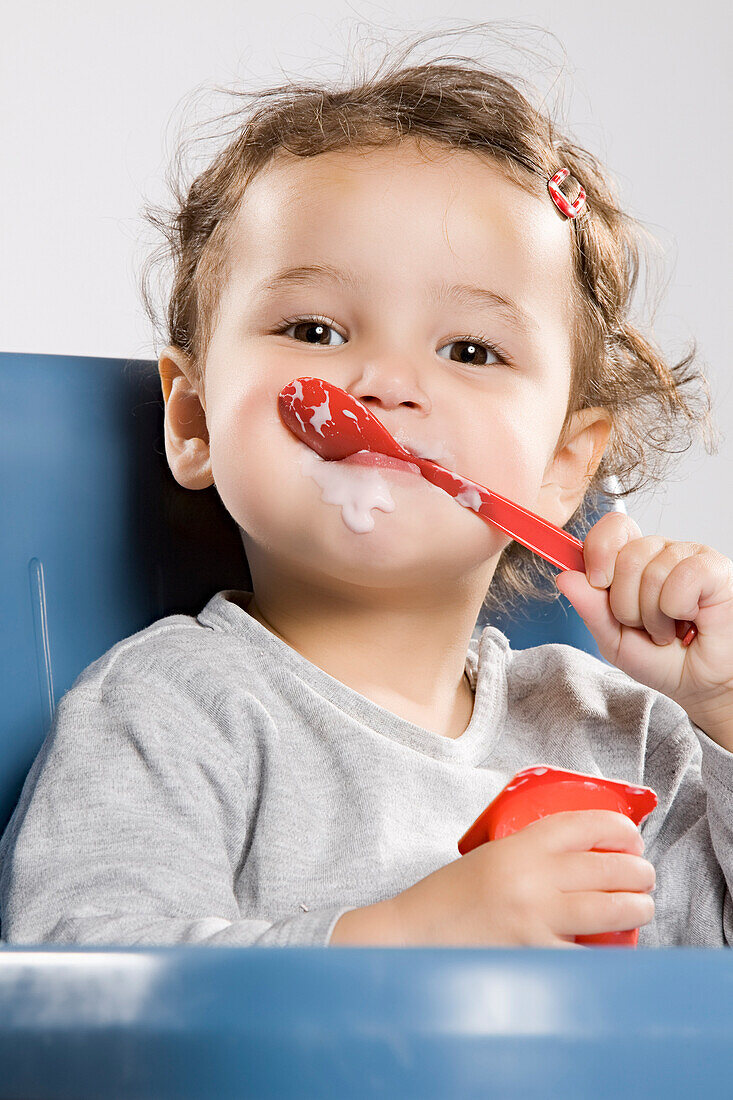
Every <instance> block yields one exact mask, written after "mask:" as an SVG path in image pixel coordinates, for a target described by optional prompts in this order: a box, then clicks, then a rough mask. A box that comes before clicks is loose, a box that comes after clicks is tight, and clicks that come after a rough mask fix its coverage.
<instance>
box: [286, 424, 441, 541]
mask: <svg viewBox="0 0 733 1100" xmlns="http://www.w3.org/2000/svg"><path fill="white" fill-rule="evenodd" d="M299 466H300V469H301V472H302V474H303V476H304V477H312V478H313V480H314V481H315V482H316V483H317V484H318V485H319V486H320V488H321V499H322V500H323V501H324V503H326V504H336V505H339V506H340V508H341V518H342V520H343V521H344V523H345V524H346V526H347V527H348V528H349V530H350V531H353V532H354V533H355V534H357V535H363V534H365V533H366V532H367V531H372V530H373V529H374V522H375V521H374V516H373V515H372V511H373V509H375V508H379V509H380V511H382V512H394V510H395V502H394V500H393V499H392V495H391V493H390V491H389V484H388V477H389V476H391V475H386V476H385V474H384V473H383V472H382V470H383V468H381V469H380V467H378V466H358V465H354V464H351V463H346V462H328V461H326V459H325V458H321V456H320V455H319V454H316V452H315V451H312V450H311V449H310V447H307V446H305V444H304V445H303V454H302V455H301V456H300V459H299ZM408 476H410V477H415V478H417V479H419V480H420V481H421V482H422V483H423V484H424V485H428V482H426V481H424V480H423V478H422V476H421V475H420V474H419V473H416V474H410V475H408ZM430 488H432V489H435V491H436V492H438V493H439V492H441V490H440V489H436V487H435V486H434V485H431V486H430Z"/></svg>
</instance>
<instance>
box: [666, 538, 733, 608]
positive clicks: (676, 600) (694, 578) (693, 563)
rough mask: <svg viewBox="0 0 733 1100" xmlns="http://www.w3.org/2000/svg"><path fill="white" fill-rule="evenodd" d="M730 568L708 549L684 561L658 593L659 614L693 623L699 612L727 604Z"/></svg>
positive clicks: (727, 561) (731, 588) (731, 579)
mask: <svg viewBox="0 0 733 1100" xmlns="http://www.w3.org/2000/svg"><path fill="white" fill-rule="evenodd" d="M732 573H733V565H732V564H731V561H730V559H729V558H726V557H724V556H723V555H722V554H719V553H718V552H717V551H716V550H712V549H711V548H710V547H709V546H698V548H697V553H696V554H694V555H691V556H689V557H686V558H684V559H683V560H682V561H680V562H678V563H677V565H675V566H674V568H673V569H672V570H671V572H670V573H669V575H668V576H667V579H666V580H665V582H664V584H663V585H662V589H661V591H660V593H659V604H660V607H661V609H662V611H663V612H664V613H665V614H666V615H669V616H670V618H675V619H694V618H695V617H696V616H697V615H699V613H700V610H701V609H703V608H708V607H713V606H714V605H716V604H718V603H729V602H730V599H731V595H732V594H733V575H732Z"/></svg>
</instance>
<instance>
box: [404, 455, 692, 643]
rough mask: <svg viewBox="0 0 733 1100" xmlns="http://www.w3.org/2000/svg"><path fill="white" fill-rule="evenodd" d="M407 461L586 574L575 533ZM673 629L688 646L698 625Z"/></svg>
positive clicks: (488, 517)
mask: <svg viewBox="0 0 733 1100" xmlns="http://www.w3.org/2000/svg"><path fill="white" fill-rule="evenodd" d="M410 462H414V463H415V464H416V465H417V466H419V467H420V472H421V473H422V476H423V477H424V478H425V479H426V480H427V481H429V482H431V483H432V484H433V485H437V487H438V488H439V489H443V490H444V491H445V492H447V493H449V494H450V495H451V496H452V497H455V498H456V500H458V503H459V504H462V505H463V507H464V508H470V509H471V511H473V512H475V513H476V515H477V516H480V517H481V519H483V520H484V521H485V522H486V523H489V524H491V525H492V526H493V527H498V528H499V530H500V531H503V532H504V534H506V535H509V536H510V537H511V538H513V539H514V540H515V541H516V542H521V544H522V545H523V546H526V547H527V548H528V549H529V550H532V551H534V553H535V554H539V555H540V557H542V558H545V560H546V561H549V562H551V563H552V565H556V566H557V568H558V569H575V570H577V571H578V572H579V573H585V560H584V557H583V543H582V542H581V541H580V539H576V538H575V536H574V535H571V534H569V533H568V532H567V531H564V530H563V529H562V528H561V527H556V526H555V524H554V523H550V522H549V521H548V520H546V519H542V517H541V516H538V515H537V514H536V513H535V512H530V511H529V510H528V509H527V508H522V506H521V505H520V504H515V503H514V501H512V500H507V498H506V497H503V496H500V495H499V493H495V492H493V490H491V489H487V488H486V486H484V485H479V484H478V482H476V481H469V480H468V479H467V478H464V477H456V476H455V475H454V474H451V473H450V472H449V471H448V470H445V469H443V467H442V466H438V465H437V464H436V463H434V462H431V461H430V460H429V459H425V458H416V457H414V456H412V455H411V456H410ZM461 498H463V499H461ZM675 631H676V634H677V637H678V638H679V639H680V640H681V641H682V644H683V645H684V646H688V645H689V644H690V642H691V641H692V640H693V638H694V637H695V636H696V634H697V627H696V626H695V624H694V623H691V622H687V621H685V620H683V619H681V620H677V621H676V622H675Z"/></svg>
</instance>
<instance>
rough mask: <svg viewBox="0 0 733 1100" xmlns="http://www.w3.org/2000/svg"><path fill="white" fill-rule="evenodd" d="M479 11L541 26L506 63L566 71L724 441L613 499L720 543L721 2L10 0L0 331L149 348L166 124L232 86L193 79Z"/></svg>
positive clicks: (538, 76)
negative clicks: (693, 359)
mask: <svg viewBox="0 0 733 1100" xmlns="http://www.w3.org/2000/svg"><path fill="white" fill-rule="evenodd" d="M447 10H448V11H449V12H450V15H449V16H448V15H446V11H447ZM482 20H515V21H517V20H518V21H521V22H523V23H524V24H525V28H526V25H530V26H535V27H536V28H538V30H537V31H535V32H533V33H530V32H528V31H527V30H526V29H525V30H524V31H523V32H520V34H519V37H518V38H517V39H516V41H517V42H518V43H520V44H521V43H524V44H525V45H529V46H530V47H531V48H533V49H534V50H535V51H536V53H537V54H538V60H537V67H536V69H534V70H533V69H532V68H531V65H530V67H527V64H528V63H527V60H526V58H525V59H524V60H522V58H521V57H518V56H517V55H516V54H515V55H514V61H513V62H512V60H511V56H510V55H504V56H508V57H509V58H510V59H509V61H508V63H507V64H508V66H509V67H512V68H514V71H520V72H522V73H523V75H525V76H526V77H528V78H529V79H530V80H531V81H532V82H533V83H534V84H535V86H536V87H537V88H538V89H540V91H541V92H543V93H544V92H551V86H552V81H553V79H554V77H555V76H557V75H558V74H560V80H561V83H562V93H561V94H562V97H563V98H562V102H563V105H564V118H565V119H566V121H567V124H568V126H569V128H570V130H571V132H572V133H573V134H574V136H575V137H576V139H577V140H578V141H580V142H581V143H582V144H585V145H587V146H588V147H589V148H590V150H591V151H592V152H594V153H595V154H597V155H599V156H601V158H602V159H603V160H604V161H605V162H606V164H607V165H608V167H609V168H610V170H611V172H612V173H613V174H614V176H615V177H616V179H617V180H618V182H619V184H620V188H621V200H622V203H623V204H624V205H625V207H626V208H627V209H628V210H629V212H630V213H631V214H633V215H634V216H635V217H638V218H640V219H641V220H642V221H643V223H644V224H645V225H646V226H647V228H649V229H650V230H652V232H654V233H655V235H656V236H657V237H658V238H659V239H660V240H661V242H662V244H663V246H664V255H666V268H665V267H662V269H661V270H662V274H663V275H664V274H665V271H666V277H668V278H669V283H668V287H667V291H666V295H665V296H664V297H663V298H662V301H661V304H660V306H659V308H658V310H657V313H656V317H655V331H656V334H657V339H658V342H659V343H660V344H661V346H662V348H663V350H664V351H665V352H666V353H667V354H668V355H669V356H671V357H675V356H676V357H677V358H680V357H681V354H682V352H683V350H684V347H685V346H686V344H687V343H688V341H689V339H690V338H691V337H693V336H694V337H696V338H697V340H698V345H699V351H700V355H701V357H702V358H703V360H704V361H705V362H706V364H707V371H708V376H709V378H710V382H711V387H712V391H713V398H714V408H715V410H716V422H717V425H718V427H719V429H720V431H721V433H722V435H723V439H722V442H721V443H720V446H719V451H718V454H717V455H715V456H713V457H711V456H708V455H706V454H705V452H704V450H702V449H701V448H697V449H695V450H693V451H691V452H688V454H687V455H685V456H684V458H683V459H682V460H680V461H679V463H678V465H677V466H676V467H675V472H674V476H673V479H672V480H670V481H669V482H668V483H667V485H666V486H665V487H664V488H663V489H658V490H657V491H656V492H655V493H654V494H652V495H650V494H646V495H645V496H644V497H643V498H639V497H636V498H634V497H632V498H631V499H630V500H629V501H628V505H627V506H628V509H629V511H630V512H631V514H632V515H634V516H635V517H636V519H637V520H638V521H639V523H640V524H641V526H642V529H643V530H644V531H645V533H653V532H661V533H663V534H666V535H668V536H669V537H671V538H680V539H681V538H685V539H692V540H695V541H698V542H705V543H708V544H710V545H711V546H714V547H716V549H719V550H721V551H722V552H723V553H725V554H727V555H729V556H733V515H732V511H733V510H732V509H731V504H730V500H731V496H732V495H733V494H731V474H732V473H733V462H731V442H730V436H731V426H732V425H733V386H732V385H731V357H730V351H729V344H728V339H729V336H730V327H729V323H728V314H729V301H730V298H731V266H730V256H731V215H730V201H731V187H730V179H731V175H732V172H731V141H730V126H731V119H730V91H731V89H730V75H729V74H730V71H731V66H730V57H731V55H732V54H733V49H732V47H733V41H731V39H732V37H733V36H732V34H731V22H732V20H731V16H730V15H729V14H728V10H727V6H724V5H723V4H722V3H721V4H720V5H716V4H713V3H709V2H704V0H703V2H700V0H698V2H697V3H695V4H694V5H693V6H692V7H691V6H690V5H689V3H685V2H683V0H668V2H666V3H662V2H656V0H655V2H644V3H639V2H638V0H637V2H634V3H628V2H626V0H614V3H612V4H591V3H581V2H576V0H551V2H546V3H540V2H531V0H525V2H522V0H520V2H514V3H508V2H504V3H501V4H492V3H490V2H489V3H487V2H486V0H481V2H474V0H472V2H468V0H463V2H461V3H460V4H452V5H445V4H444V3H439V2H437V0H411V2H409V3H405V2H403V3H401V4H400V5H399V6H398V7H397V8H395V6H394V5H393V6H392V10H390V9H388V8H387V7H386V6H383V5H381V4H375V3H368V2H360V3H355V4H351V3H344V2H339V0H319V2H317V3H316V2H314V0H311V4H310V5H309V6H308V7H307V9H306V10H303V9H302V8H301V6H300V5H299V4H296V3H293V2H290V3H288V2H287V0H270V2H269V3H267V4H266V5H264V6H262V7H259V6H252V5H248V4H247V3H242V2H239V3H234V2H231V0H206V2H205V3H202V2H201V0H194V2H192V0H175V2H174V0H125V3H124V4H114V5H113V4H111V3H108V2H105V0H101V2H100V0H97V2H96V3H91V2H81V0H77V2H69V0H67V2H65V3H62V4H59V3H58V2H39V0H35V2H34V0H25V2H23V3H15V4H13V5H12V10H10V5H8V6H7V7H6V8H5V10H4V13H3V19H2V25H3V32H2V36H0V138H1V140H2V145H1V149H2V161H1V163H2V173H1V174H0V198H1V199H2V207H1V212H0V217H1V222H0V224H1V225H2V238H1V241H0V245H1V249H2V253H1V254H2V263H1V264H0V351H22V352H46V353H53V354H78V355H88V356H113V357H119V358H136V359H156V358H157V348H159V347H160V346H161V345H160V342H158V343H157V344H156V343H155V342H154V341H155V337H154V334H153V332H152V331H151V327H150V324H149V322H148V320H147V317H146V316H145V314H144V312H143V309H142V305H141V302H140V296H139V290H138V281H139V271H140V265H141V263H142V260H143V259H144V258H145V256H146V255H147V254H148V253H149V252H150V250H151V248H152V247H154V246H155V244H156V243H157V241H156V238H155V237H154V236H153V235H152V230H151V228H150V227H149V226H148V225H147V224H145V223H144V222H143V220H142V217H141V211H142V208H143V205H144V204H145V203H146V202H153V203H158V202H167V201H168V193H167V190H166V187H165V182H164V176H165V169H166V167H167V165H168V162H169V160H170V158H171V156H172V154H173V152H174V149H175V145H176V143H177V140H178V136H179V128H180V126H184V127H185V126H189V125H190V124H192V123H193V124H194V125H195V124H196V121H197V118H203V119H207V118H209V117H213V116H214V115H216V114H221V113H223V111H225V110H228V109H229V110H230V109H231V108H232V106H233V102H232V101H230V100H227V98H226V97H225V96H224V95H222V94H221V93H219V94H216V93H213V94H212V95H211V96H210V97H209V99H208V100H207V99H206V98H204V100H203V105H202V106H195V105H194V104H195V103H197V102H200V101H199V100H196V99H194V100H193V101H192V100H191V96H192V94H199V95H200V94H204V96H205V94H206V93H201V92H200V89H201V88H205V87H209V88H211V87H214V86H216V85H220V86H222V85H223V86H240V87H242V86H243V87H245V88H247V89H248V90H250V89H254V88H256V87H264V86H266V85H269V84H279V83H282V82H283V77H284V76H293V77H294V78H297V77H300V78H302V79H308V80H310V79H318V78H323V79H326V80H328V79H336V78H337V77H338V75H339V73H340V72H341V70H342V67H343V64H344V58H345V57H347V56H348V52H349V51H351V50H353V49H354V48H355V46H358V45H359V44H360V43H362V42H363V40H364V39H365V37H372V38H373V39H374V40H375V41H376V43H377V45H376V47H375V48H376V53H377V55H378V56H380V57H381V55H382V49H383V47H384V46H386V45H389V44H390V43H392V42H395V41H402V40H404V39H405V36H407V35H409V34H410V33H411V32H414V33H420V32H422V33H426V32H429V31H443V30H446V29H454V28H458V29H460V28H461V27H462V26H466V25H467V24H469V23H473V22H475V21H482ZM543 29H546V30H547V31H550V32H552V35H553V36H556V37H555V38H553V37H552V36H550V35H543V33H542V31H543ZM471 42H474V43H475V42H476V39H475V37H474V38H470V37H468V38H466V39H465V40H462V39H461V38H460V37H459V38H442V39H440V40H436V43H437V44H430V45H429V47H428V49H429V52H430V54H431V56H433V55H437V54H439V53H440V54H442V53H464V52H467V50H469V51H470V44H471ZM380 44H381V45H380ZM563 49H564V51H565V55H564V56H563ZM482 56H483V57H485V56H486V55H485V54H483V53H482ZM422 59H423V57H422V55H420V56H419V58H418V60H422ZM543 59H544V61H543ZM548 64H549V65H554V66H555V70H554V71H550V70H548V68H547V66H548ZM520 66H522V67H520ZM548 72H549V75H548ZM197 90H199V91H198V92H197ZM553 94H555V95H557V94H558V90H557V86H555V90H554V93H553ZM192 112H193V114H192ZM196 112H198V114H196ZM198 170H200V168H199V169H198ZM662 262H663V263H664V260H663V261H662ZM650 304H652V305H653V301H652V302H651V303H650ZM639 308H643V302H642V303H640V306H639Z"/></svg>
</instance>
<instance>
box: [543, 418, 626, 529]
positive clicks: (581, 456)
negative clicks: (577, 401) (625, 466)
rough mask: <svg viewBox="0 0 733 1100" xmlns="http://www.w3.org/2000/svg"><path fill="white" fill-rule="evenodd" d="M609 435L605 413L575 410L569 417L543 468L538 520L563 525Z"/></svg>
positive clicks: (597, 461) (580, 497)
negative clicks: (551, 454)
mask: <svg viewBox="0 0 733 1100" xmlns="http://www.w3.org/2000/svg"><path fill="white" fill-rule="evenodd" d="M610 434H611V418H610V415H609V413H608V411H607V410H606V409H602V408H595V409H579V410H578V411H577V412H574V413H573V414H572V416H571V417H570V420H569V421H568V423H567V424H566V426H565V430H564V432H563V433H562V435H561V436H560V440H559V442H558V445H557V447H556V448H555V453H554V455H553V456H552V458H551V459H550V461H549V462H548V463H547V466H546V468H545V474H544V479H543V482H542V487H541V489H540V492H539V497H538V508H537V511H538V512H539V514H540V515H541V516H543V517H544V518H545V519H549V520H550V521H551V522H552V523H554V524H555V525H556V526H557V527H562V526H563V525H564V524H566V523H567V521H568V520H569V519H570V517H571V516H572V514H573V512H574V511H575V509H576V508H577V507H578V505H579V504H580V502H581V500H582V499H583V497H584V496H585V493H586V490H587V489H588V486H589V484H590V482H591V480H592V478H593V475H594V473H595V472H596V469H597V468H598V465H599V463H600V461H601V459H602V458H603V453H604V451H605V449H606V445H607V443H608V437H609V435H610Z"/></svg>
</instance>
